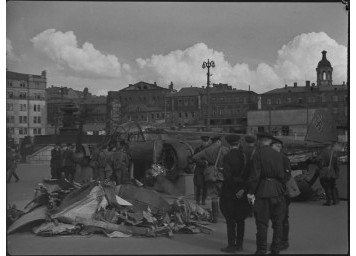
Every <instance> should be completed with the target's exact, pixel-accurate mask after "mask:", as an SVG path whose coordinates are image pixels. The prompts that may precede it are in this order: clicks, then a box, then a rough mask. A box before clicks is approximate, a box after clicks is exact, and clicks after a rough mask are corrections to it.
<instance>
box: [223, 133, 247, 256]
mask: <svg viewBox="0 0 356 256" xmlns="http://www.w3.org/2000/svg"><path fill="white" fill-rule="evenodd" d="M225 140H226V141H227V142H228V143H229V145H230V150H229V152H228V153H227V154H226V155H225V156H224V159H223V163H224V164H223V171H222V172H223V175H224V181H223V184H222V190H221V196H220V210H221V212H222V214H223V215H224V217H225V219H226V226H227V240H228V246H227V247H226V248H222V249H221V251H223V252H235V251H241V250H242V249H243V248H242V244H243V238H244V233H245V219H246V217H247V216H248V214H249V210H250V207H249V203H248V200H247V197H246V192H247V181H248V177H249V171H248V170H247V169H245V161H246V156H245V154H244V153H243V151H242V149H241V147H240V136H238V135H228V136H226V137H225Z"/></svg>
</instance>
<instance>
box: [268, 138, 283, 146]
mask: <svg viewBox="0 0 356 256" xmlns="http://www.w3.org/2000/svg"><path fill="white" fill-rule="evenodd" d="M277 143H279V144H281V145H283V141H281V140H280V139H277V138H276V137H274V138H273V141H272V142H271V145H272V144H277Z"/></svg>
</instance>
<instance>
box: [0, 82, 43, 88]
mask: <svg viewBox="0 0 356 256" xmlns="http://www.w3.org/2000/svg"><path fill="white" fill-rule="evenodd" d="M7 85H8V86H9V87H13V83H12V81H8V82H7ZM20 87H21V88H26V87H28V84H27V83H26V82H23V81H20ZM39 87H40V82H35V88H39Z"/></svg>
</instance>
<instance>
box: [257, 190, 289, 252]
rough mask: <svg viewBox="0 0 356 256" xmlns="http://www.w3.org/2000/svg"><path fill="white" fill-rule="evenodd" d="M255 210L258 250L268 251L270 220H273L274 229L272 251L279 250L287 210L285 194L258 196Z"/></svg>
mask: <svg viewBox="0 0 356 256" xmlns="http://www.w3.org/2000/svg"><path fill="white" fill-rule="evenodd" d="M254 210H255V211H254V214H255V221H256V226H257V234H256V244H257V252H258V253H266V252H267V229H268V222H269V220H271V221H272V229H273V238H272V244H271V251H272V252H279V251H280V247H281V241H282V237H283V220H284V217H285V212H286V203H285V199H284V196H278V197H273V198H256V201H255V206H254Z"/></svg>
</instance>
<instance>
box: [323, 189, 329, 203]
mask: <svg viewBox="0 0 356 256" xmlns="http://www.w3.org/2000/svg"><path fill="white" fill-rule="evenodd" d="M325 196H326V202H325V203H324V204H323V205H324V206H330V205H331V191H330V189H326V190H325Z"/></svg>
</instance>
